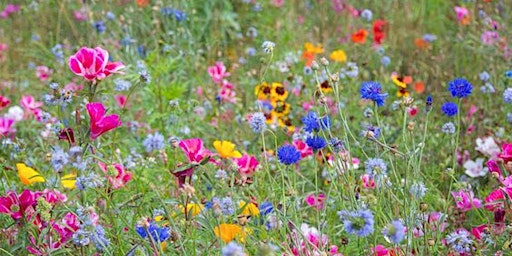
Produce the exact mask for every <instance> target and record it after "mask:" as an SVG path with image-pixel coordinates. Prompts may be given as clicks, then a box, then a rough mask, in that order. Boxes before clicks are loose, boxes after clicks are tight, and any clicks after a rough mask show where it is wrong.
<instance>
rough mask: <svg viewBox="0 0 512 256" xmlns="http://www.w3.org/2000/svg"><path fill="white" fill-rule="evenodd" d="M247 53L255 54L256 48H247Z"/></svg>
mask: <svg viewBox="0 0 512 256" xmlns="http://www.w3.org/2000/svg"><path fill="white" fill-rule="evenodd" d="M245 54H247V55H249V56H254V55H256V49H255V48H254V47H249V48H247V49H245Z"/></svg>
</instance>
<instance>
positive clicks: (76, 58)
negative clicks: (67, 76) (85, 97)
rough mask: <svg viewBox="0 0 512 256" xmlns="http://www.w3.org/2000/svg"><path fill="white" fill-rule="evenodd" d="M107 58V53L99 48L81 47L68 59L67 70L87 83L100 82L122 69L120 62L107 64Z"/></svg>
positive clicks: (122, 65)
mask: <svg viewBox="0 0 512 256" xmlns="http://www.w3.org/2000/svg"><path fill="white" fill-rule="evenodd" d="M108 56H109V55H108V52H107V51H106V50H104V49H102V48H100V47H96V48H94V49H92V48H87V47H82V48H80V50H78V52H76V53H75V55H73V56H71V57H70V58H69V68H70V69H71V71H73V73H75V74H76V75H78V76H82V77H84V78H85V79H86V80H88V81H96V80H102V79H104V78H105V77H107V76H109V75H111V74H113V73H120V70H121V69H123V68H124V64H123V63H122V62H109V61H108Z"/></svg>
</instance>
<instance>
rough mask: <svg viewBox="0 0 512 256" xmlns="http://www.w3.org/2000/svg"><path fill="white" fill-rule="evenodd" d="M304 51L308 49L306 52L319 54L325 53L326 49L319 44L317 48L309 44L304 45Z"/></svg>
mask: <svg viewBox="0 0 512 256" xmlns="http://www.w3.org/2000/svg"><path fill="white" fill-rule="evenodd" d="M304 49H306V52H309V53H313V54H319V53H323V52H324V48H323V47H322V45H321V44H319V45H318V46H315V45H314V44H312V43H309V42H308V43H305V44H304Z"/></svg>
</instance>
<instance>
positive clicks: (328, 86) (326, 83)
mask: <svg viewBox="0 0 512 256" xmlns="http://www.w3.org/2000/svg"><path fill="white" fill-rule="evenodd" d="M320 88H321V89H322V92H324V93H329V92H332V86H331V84H329V81H327V80H325V81H324V82H323V83H321V84H320Z"/></svg>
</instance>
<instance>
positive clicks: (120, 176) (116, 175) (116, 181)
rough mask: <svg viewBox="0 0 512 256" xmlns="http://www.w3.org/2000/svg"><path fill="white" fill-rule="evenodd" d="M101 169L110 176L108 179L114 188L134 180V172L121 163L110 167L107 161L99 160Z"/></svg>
mask: <svg viewBox="0 0 512 256" xmlns="http://www.w3.org/2000/svg"><path fill="white" fill-rule="evenodd" d="M98 165H99V166H100V169H101V170H102V171H103V172H104V173H105V174H106V175H107V176H108V181H109V182H110V184H112V187H113V188H114V189H118V188H122V187H124V186H125V185H126V183H128V182H129V181H130V180H132V177H133V174H132V173H131V172H128V171H126V170H125V169H124V167H123V166H122V165H120V164H112V165H111V166H112V167H113V168H108V166H107V165H106V164H105V163H101V162H99V163H98Z"/></svg>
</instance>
